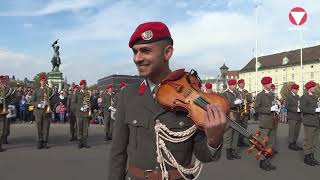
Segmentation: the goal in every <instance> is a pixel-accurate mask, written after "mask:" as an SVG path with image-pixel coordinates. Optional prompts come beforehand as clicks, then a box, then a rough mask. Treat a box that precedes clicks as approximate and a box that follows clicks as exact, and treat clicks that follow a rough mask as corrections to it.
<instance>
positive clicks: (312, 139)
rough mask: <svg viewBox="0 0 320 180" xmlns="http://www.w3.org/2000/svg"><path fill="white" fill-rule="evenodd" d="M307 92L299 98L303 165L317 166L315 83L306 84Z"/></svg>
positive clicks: (319, 120)
mask: <svg viewBox="0 0 320 180" xmlns="http://www.w3.org/2000/svg"><path fill="white" fill-rule="evenodd" d="M304 86H305V88H306V89H307V92H306V93H305V94H304V95H302V96H301V101H300V110H301V113H302V114H303V117H302V123H303V127H304V139H303V152H304V163H305V164H308V165H310V166H315V165H319V162H318V161H317V160H316V159H315V157H314V153H315V151H316V143H317V141H318V140H319V132H320V127H319V124H320V117H319V115H320V101H319V98H317V96H316V83H315V82H313V81H309V82H307V83H306V84H305V85H304Z"/></svg>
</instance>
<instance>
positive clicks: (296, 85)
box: [291, 84, 299, 89]
mask: <svg viewBox="0 0 320 180" xmlns="http://www.w3.org/2000/svg"><path fill="white" fill-rule="evenodd" d="M291 89H299V85H298V84H292V85H291Z"/></svg>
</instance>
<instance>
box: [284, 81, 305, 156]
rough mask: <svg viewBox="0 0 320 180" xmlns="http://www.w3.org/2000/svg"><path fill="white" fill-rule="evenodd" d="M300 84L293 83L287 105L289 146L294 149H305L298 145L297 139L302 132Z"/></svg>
mask: <svg viewBox="0 0 320 180" xmlns="http://www.w3.org/2000/svg"><path fill="white" fill-rule="evenodd" d="M298 92H299V85H298V84H292V85H291V92H290V94H288V96H287V98H286V101H285V106H286V107H287V109H288V124H289V146H288V148H289V149H291V150H294V151H300V150H303V149H302V148H301V147H299V146H298V145H297V140H298V137H299V133H300V127H301V122H302V118H301V113H300V108H299V104H300V96H299V95H298Z"/></svg>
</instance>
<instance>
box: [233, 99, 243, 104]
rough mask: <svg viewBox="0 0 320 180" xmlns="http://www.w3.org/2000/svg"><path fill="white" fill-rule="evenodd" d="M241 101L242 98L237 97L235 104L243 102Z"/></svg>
mask: <svg viewBox="0 0 320 180" xmlns="http://www.w3.org/2000/svg"><path fill="white" fill-rule="evenodd" d="M241 103H242V101H241V99H236V100H235V101H234V104H241Z"/></svg>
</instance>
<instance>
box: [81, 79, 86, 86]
mask: <svg viewBox="0 0 320 180" xmlns="http://www.w3.org/2000/svg"><path fill="white" fill-rule="evenodd" d="M84 84H87V81H86V80H84V79H82V80H81V81H80V83H79V85H84Z"/></svg>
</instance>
